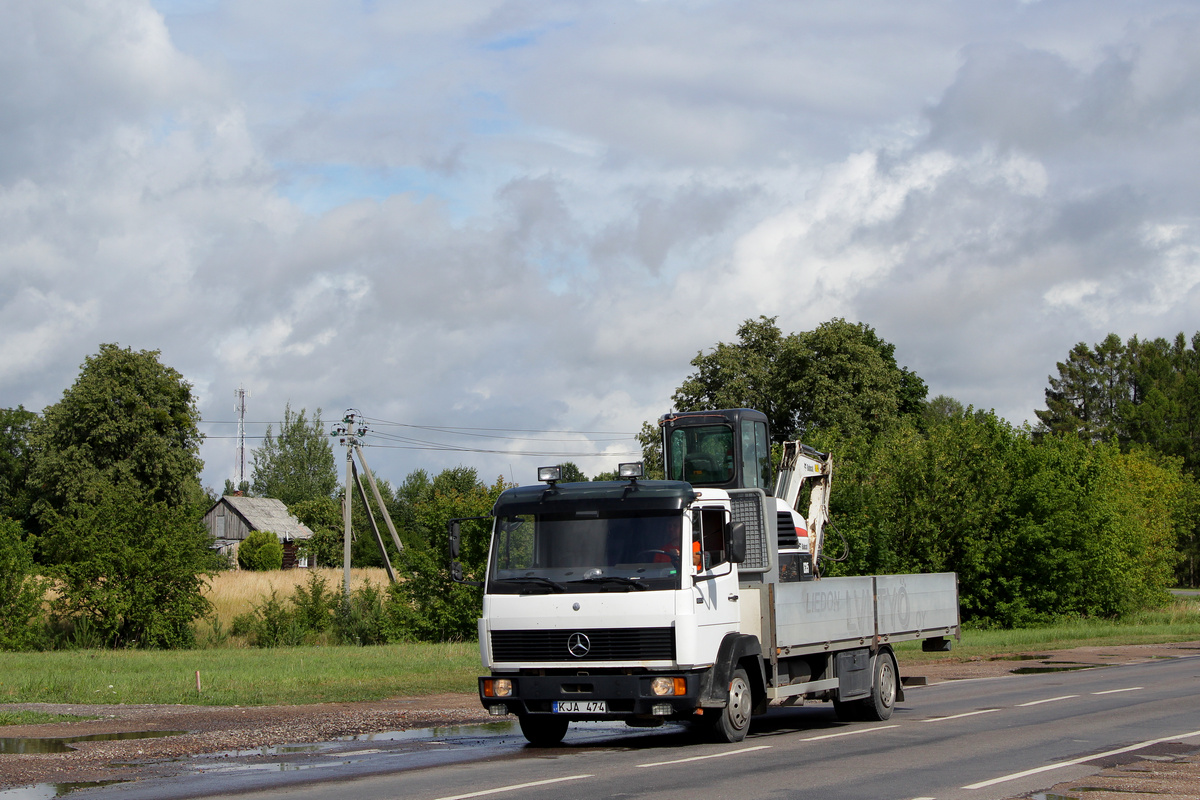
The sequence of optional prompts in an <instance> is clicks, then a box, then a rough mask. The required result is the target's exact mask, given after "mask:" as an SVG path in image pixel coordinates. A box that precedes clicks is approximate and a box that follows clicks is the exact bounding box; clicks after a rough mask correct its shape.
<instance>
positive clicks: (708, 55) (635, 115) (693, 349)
mask: <svg viewBox="0 0 1200 800" xmlns="http://www.w3.org/2000/svg"><path fill="white" fill-rule="evenodd" d="M0 9H2V12H0V13H2V17H3V19H4V24H3V25H2V26H0V407H14V406H16V405H18V404H21V405H24V406H25V407H26V408H28V409H32V410H41V409H42V408H44V407H45V406H47V405H49V404H52V403H54V402H56V401H57V400H58V399H60V398H61V396H62V393H63V391H64V390H65V389H66V388H67V387H69V386H70V385H71V383H72V382H73V381H74V380H75V378H76V377H77V375H78V372H79V367H80V365H81V364H82V363H83V361H84V359H85V358H86V357H87V356H89V355H91V354H94V353H96V352H98V350H99V346H100V344H102V343H108V342H113V343H117V344H119V345H121V346H122V347H132V348H134V349H136V350H142V349H148V350H159V351H161V356H160V358H161V360H162V361H163V363H165V364H167V365H168V366H171V367H173V368H175V369H176V370H178V371H179V372H180V373H182V374H183V375H184V377H185V378H186V379H187V380H188V381H189V382H191V384H192V385H193V388H194V391H195V395H196V398H197V403H198V407H199V410H200V412H201V415H202V417H203V420H204V423H203V425H202V430H203V431H204V432H205V434H206V435H207V437H208V438H207V439H206V440H205V442H204V444H203V446H202V450H201V456H202V457H203V459H204V461H205V470H204V474H203V479H204V483H205V484H206V485H208V486H210V487H213V488H216V489H219V488H220V487H221V486H222V485H223V483H224V481H225V479H227V478H232V477H234V476H235V474H236V472H235V470H236V468H237V466H236V465H237V459H236V424H234V423H235V421H236V419H237V412H236V411H235V403H236V400H235V392H236V390H237V389H238V388H239V387H244V388H245V389H247V390H248V391H249V397H248V399H247V401H246V409H247V410H246V420H247V426H246V432H247V436H248V439H247V447H248V449H252V448H253V447H255V446H257V445H258V443H259V442H260V441H261V440H260V439H258V438H256V437H259V436H261V435H262V434H263V432H264V430H265V427H266V424H267V423H274V429H275V430H276V431H277V430H278V423H279V420H280V419H282V417H283V413H284V407H285V405H286V404H289V403H290V404H291V407H292V408H293V409H296V410H298V409H301V408H305V409H307V410H308V412H309V414H310V415H311V414H312V413H314V412H315V411H316V409H318V408H319V409H322V416H323V417H324V418H325V419H327V420H336V419H337V418H340V417H341V416H342V414H343V412H344V411H345V409H347V408H355V409H357V410H358V411H359V412H360V413H361V414H362V415H363V416H364V417H365V418H366V419H367V420H368V421H369V425H370V428H371V431H370V433H368V435H367V437H366V439H365V441H366V442H367V443H368V444H369V445H370V448H369V449H368V450H367V451H366V452H367V457H368V459H369V460H370V465H371V467H372V468H373V469H374V470H375V471H376V472H377V473H378V474H379V475H380V476H381V477H383V478H386V479H388V480H390V481H391V482H392V483H399V482H401V481H402V480H403V478H404V476H406V475H407V474H408V473H409V472H411V471H412V470H414V469H418V468H420V469H425V470H426V471H427V472H429V473H430V474H434V473H436V472H438V471H440V470H442V469H444V468H447V467H457V466H467V467H473V468H475V469H476V470H477V471H478V473H479V476H480V478H481V479H483V480H485V481H487V482H489V483H490V482H492V481H494V480H495V479H496V478H497V477H504V478H505V479H506V480H510V481H514V482H517V483H531V482H533V480H534V479H535V477H536V475H535V468H536V467H537V466H539V465H545V464H554V463H559V462H562V461H568V460H569V461H573V462H574V463H576V464H577V465H578V466H579V467H580V468H582V469H583V471H584V472H585V473H587V474H589V475H593V474H595V473H597V472H600V471H605V470H611V469H614V468H615V467H616V465H617V463H618V462H621V461H628V460H634V459H635V458H636V455H637V450H638V448H637V444H636V442H635V441H634V440H633V438H632V435H633V434H634V433H635V432H636V431H638V429H639V428H640V427H641V423H642V422H643V421H644V420H653V419H657V418H658V417H659V416H660V415H661V414H663V413H664V412H666V411H668V410H669V409H670V405H671V395H672V394H673V392H674V390H675V389H676V387H678V386H679V384H680V383H681V382H682V381H683V379H684V378H685V377H686V376H687V375H688V374H690V373H691V371H692V367H691V365H690V362H691V360H692V359H693V358H695V356H696V355H697V354H698V353H700V352H705V351H708V350H709V349H711V348H712V347H713V346H714V345H715V344H717V343H718V342H722V341H725V342H729V341H734V340H735V339H736V331H737V328H738V326H739V324H740V323H741V322H743V321H744V320H746V319H750V318H756V317H758V316H760V315H765V316H769V317H777V324H778V325H779V327H780V328H781V329H782V330H783V331H784V332H785V333H787V332H798V331H805V330H811V329H813V328H815V327H816V326H817V325H819V324H820V323H822V322H824V321H827V320H830V319H832V318H835V317H842V318H845V319H848V320H851V321H861V322H864V323H866V324H868V325H870V326H872V327H873V328H875V330H876V331H877V332H878V334H879V335H880V336H881V337H883V338H884V339H885V340H887V341H889V342H891V343H892V344H894V345H895V348H896V358H897V361H898V362H899V364H900V365H902V366H906V367H908V368H909V369H912V370H914V371H915V372H916V373H917V374H918V375H920V376H921V377H922V378H924V379H925V381H926V382H927V383H928V385H929V391H930V397H933V396H935V395H939V394H945V395H949V396H951V397H954V398H956V399H957V400H959V401H960V402H962V403H964V404H969V405H972V406H974V407H976V408H983V409H994V410H995V411H996V412H997V413H998V414H1000V415H1001V416H1003V417H1004V418H1005V419H1007V420H1008V421H1009V422H1011V423H1014V424H1021V423H1023V422H1024V421H1026V420H1030V421H1036V420H1035V419H1034V413H1033V412H1034V410H1035V409H1037V408H1041V407H1044V392H1045V389H1046V386H1047V378H1048V376H1049V375H1051V374H1056V367H1055V364H1056V362H1057V361H1061V360H1063V359H1064V358H1065V357H1066V355H1067V353H1068V352H1069V350H1070V348H1071V347H1072V346H1073V345H1074V344H1076V343H1077V342H1087V343H1089V344H1090V343H1095V342H1099V341H1100V340H1102V339H1103V338H1104V337H1105V336H1106V335H1107V334H1108V333H1110V332H1114V333H1117V334H1118V335H1120V336H1121V337H1122V338H1123V339H1125V338H1128V337H1129V336H1132V335H1134V334H1137V335H1139V336H1141V337H1143V338H1147V337H1149V338H1153V337H1159V336H1163V337H1168V338H1172V337H1174V336H1175V335H1176V334H1177V333H1179V332H1181V331H1183V332H1185V333H1187V335H1188V336H1189V337H1190V336H1191V335H1192V333H1193V332H1195V331H1196V330H1197V329H1200V153H1198V145H1197V143H1198V142H1200V47H1197V46H1196V42H1197V41H1198V40H1200V3H1198V2H1195V0H1193V1H1192V2H1155V1H1154V0H1136V2H1133V1H1130V2H1119V1H1116V0H1086V1H1085V0H1061V1H1059V0H1042V1H1041V2H1013V1H1008V0H1005V1H1001V0H976V1H974V2H969V3H968V2H961V0H959V1H957V2H956V1H955V0H937V1H933V2H930V1H927V0H913V1H912V2H905V3H895V2H876V1H875V0H861V2H855V3H846V2H828V1H826V0H810V1H806V2H804V3H783V2H777V0H771V1H769V2H757V1H756V0H743V1H742V2H721V1H719V0H712V1H708V2H703V1H695V2H693V1H690V0H636V1H635V0H606V2H603V3H595V2H568V1H563V2H558V1H556V0H538V1H537V2H531V1H529V0H435V1H434V2H426V1H425V0H406V2H387V0H361V2H350V1H349V0H340V2H332V0H286V2H284V1H283V0H239V1H238V2H234V1H233V0H62V2H53V3H47V2H45V1H44V0H0Z"/></svg>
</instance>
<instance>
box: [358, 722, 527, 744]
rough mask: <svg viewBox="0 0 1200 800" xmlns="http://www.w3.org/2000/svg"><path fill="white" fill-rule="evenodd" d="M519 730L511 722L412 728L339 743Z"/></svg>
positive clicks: (490, 733) (503, 732)
mask: <svg viewBox="0 0 1200 800" xmlns="http://www.w3.org/2000/svg"><path fill="white" fill-rule="evenodd" d="M519 732H520V728H518V727H517V723H516V722H515V721H513V720H504V721H502V722H483V723H479V724H476V725H449V726H444V727H440V728H412V729H410V730H407V731H385V732H383V733H361V734H359V735H358V736H348V737H346V738H345V739H341V740H340V741H347V742H406V741H422V740H427V739H448V738H452V737H456V736H480V735H492V736H505V735H508V734H514V733H519Z"/></svg>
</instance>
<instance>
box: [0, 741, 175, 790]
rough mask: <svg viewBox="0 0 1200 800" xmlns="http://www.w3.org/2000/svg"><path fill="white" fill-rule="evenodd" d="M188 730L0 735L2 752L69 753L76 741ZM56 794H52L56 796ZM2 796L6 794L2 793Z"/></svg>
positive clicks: (0, 749)
mask: <svg viewBox="0 0 1200 800" xmlns="http://www.w3.org/2000/svg"><path fill="white" fill-rule="evenodd" d="M185 733H187V731H125V732H123V733H92V734H88V735H86V736H66V737H55V738H48V739H16V738H4V737H0V753H2V754H18V753H23V754H30V753H38V754H40V753H68V752H70V751H71V750H72V749H73V748H72V747H70V745H72V744H74V743H75V742H116V741H124V740H126V739H161V738H163V737H164V736H180V735H182V734H185ZM54 796H55V795H50V797H54ZM0 797H4V795H2V794H0Z"/></svg>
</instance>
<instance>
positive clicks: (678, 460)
mask: <svg viewBox="0 0 1200 800" xmlns="http://www.w3.org/2000/svg"><path fill="white" fill-rule="evenodd" d="M670 447H671V467H672V470H671V472H672V474H671V475H670V476H668V477H669V478H670V479H672V480H677V481H687V482H688V483H692V484H715V483H725V482H727V481H730V480H733V476H734V463H733V447H734V441H733V428H732V427H730V426H729V425H696V426H693V427H687V428H676V429H675V430H673V431H671V443H670Z"/></svg>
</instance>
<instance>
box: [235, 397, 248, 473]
mask: <svg viewBox="0 0 1200 800" xmlns="http://www.w3.org/2000/svg"><path fill="white" fill-rule="evenodd" d="M233 396H234V397H236V398H237V406H235V410H236V411H237V412H238V427H237V463H236V464H235V468H234V472H235V474H236V475H237V481H236V482H235V483H234V485H233V488H234V491H237V492H240V491H241V490H242V484H243V483H245V482H246V398H247V397H249V396H250V390H249V389H243V388H242V385H241V384H240V383H239V384H238V388H237V390H236V391H234V393H233Z"/></svg>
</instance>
